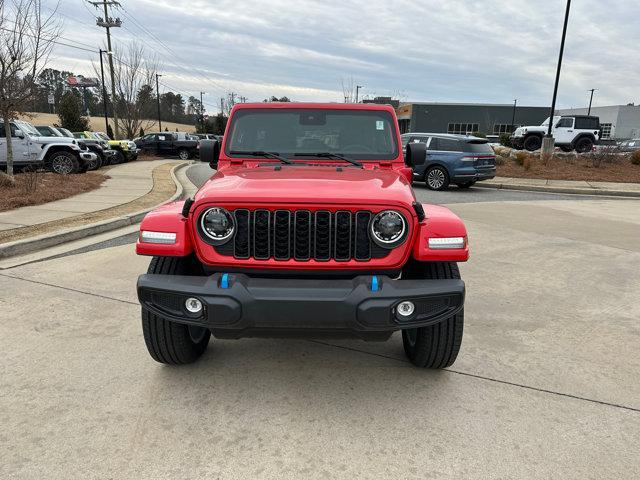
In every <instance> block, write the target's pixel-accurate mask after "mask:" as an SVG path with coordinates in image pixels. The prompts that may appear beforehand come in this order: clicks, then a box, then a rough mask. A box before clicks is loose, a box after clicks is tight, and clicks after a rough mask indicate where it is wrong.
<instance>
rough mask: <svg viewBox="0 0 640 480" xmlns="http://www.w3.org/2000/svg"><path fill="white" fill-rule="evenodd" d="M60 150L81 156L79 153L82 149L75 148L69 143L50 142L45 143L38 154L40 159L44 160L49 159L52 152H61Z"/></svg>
mask: <svg viewBox="0 0 640 480" xmlns="http://www.w3.org/2000/svg"><path fill="white" fill-rule="evenodd" d="M59 151H66V152H69V153H71V154H73V155H75V156H76V157H77V158H80V157H79V155H78V154H79V152H80V150H75V149H73V148H71V147H70V146H69V145H68V144H64V143H49V144H45V145H44V146H43V147H42V150H41V151H40V155H38V159H39V160H40V161H43V162H44V161H46V160H47V159H48V157H49V154H50V153H54V152H59Z"/></svg>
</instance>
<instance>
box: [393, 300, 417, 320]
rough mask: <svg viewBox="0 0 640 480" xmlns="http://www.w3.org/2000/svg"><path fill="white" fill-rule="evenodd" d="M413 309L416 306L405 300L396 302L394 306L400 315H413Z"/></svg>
mask: <svg viewBox="0 0 640 480" xmlns="http://www.w3.org/2000/svg"><path fill="white" fill-rule="evenodd" d="M415 309H416V306H415V305H414V304H413V302H410V301H408V300H406V301H404V302H400V303H399V304H398V306H397V307H396V312H397V313H398V315H400V316H401V317H410V316H411V315H413V312H414V311H415Z"/></svg>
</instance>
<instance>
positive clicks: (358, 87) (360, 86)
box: [356, 85, 364, 103]
mask: <svg viewBox="0 0 640 480" xmlns="http://www.w3.org/2000/svg"><path fill="white" fill-rule="evenodd" d="M361 88H364V85H356V103H358V92H360V89H361Z"/></svg>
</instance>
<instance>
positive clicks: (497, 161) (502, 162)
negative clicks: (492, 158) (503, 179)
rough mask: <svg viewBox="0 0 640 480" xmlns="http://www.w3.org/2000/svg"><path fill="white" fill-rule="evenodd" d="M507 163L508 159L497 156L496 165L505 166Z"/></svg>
mask: <svg viewBox="0 0 640 480" xmlns="http://www.w3.org/2000/svg"><path fill="white" fill-rule="evenodd" d="M505 163H507V159H506V158H504V157H503V156H502V155H496V165H504V164H505Z"/></svg>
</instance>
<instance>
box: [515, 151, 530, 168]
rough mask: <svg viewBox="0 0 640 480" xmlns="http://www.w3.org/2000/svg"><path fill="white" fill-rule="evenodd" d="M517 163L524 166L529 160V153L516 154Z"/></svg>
mask: <svg viewBox="0 0 640 480" xmlns="http://www.w3.org/2000/svg"><path fill="white" fill-rule="evenodd" d="M515 157H516V163H517V164H518V165H520V166H522V165H523V164H524V161H525V160H526V159H527V158H529V154H528V153H527V152H516V155H515Z"/></svg>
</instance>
